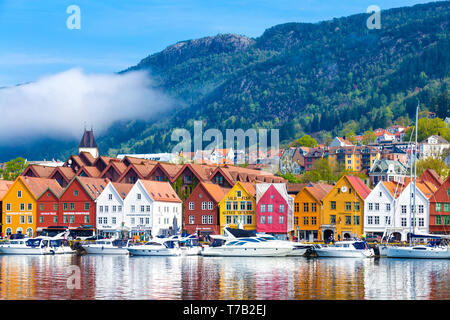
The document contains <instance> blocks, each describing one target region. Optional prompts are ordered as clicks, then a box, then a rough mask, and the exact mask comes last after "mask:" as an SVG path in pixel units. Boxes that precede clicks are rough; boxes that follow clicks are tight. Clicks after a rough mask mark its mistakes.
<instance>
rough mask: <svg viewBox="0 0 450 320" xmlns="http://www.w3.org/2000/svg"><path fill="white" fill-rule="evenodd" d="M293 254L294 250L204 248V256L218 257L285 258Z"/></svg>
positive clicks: (202, 253)
mask: <svg viewBox="0 0 450 320" xmlns="http://www.w3.org/2000/svg"><path fill="white" fill-rule="evenodd" d="M291 252H292V248H276V249H273V248H224V247H204V248H203V250H202V251H201V255H202V256H211V257H212V256H218V257H284V256H287V255H289V254H290V253H291Z"/></svg>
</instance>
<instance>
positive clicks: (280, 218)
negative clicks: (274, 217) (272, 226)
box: [278, 216, 284, 224]
mask: <svg viewBox="0 0 450 320" xmlns="http://www.w3.org/2000/svg"><path fill="white" fill-rule="evenodd" d="M278 224H284V216H279V217H278Z"/></svg>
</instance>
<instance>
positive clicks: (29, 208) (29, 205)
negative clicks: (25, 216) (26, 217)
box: [27, 203, 33, 211]
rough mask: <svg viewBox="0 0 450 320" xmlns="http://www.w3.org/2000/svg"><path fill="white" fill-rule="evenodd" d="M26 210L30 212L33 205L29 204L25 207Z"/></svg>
mask: <svg viewBox="0 0 450 320" xmlns="http://www.w3.org/2000/svg"><path fill="white" fill-rule="evenodd" d="M27 210H28V211H32V210H33V204H32V203H29V204H28V205H27Z"/></svg>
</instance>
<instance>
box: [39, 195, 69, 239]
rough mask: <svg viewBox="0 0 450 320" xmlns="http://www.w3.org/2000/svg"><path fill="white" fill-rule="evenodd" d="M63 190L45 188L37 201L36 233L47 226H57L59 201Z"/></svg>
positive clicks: (58, 221)
mask: <svg viewBox="0 0 450 320" xmlns="http://www.w3.org/2000/svg"><path fill="white" fill-rule="evenodd" d="M62 192H63V188H62V187H60V188H58V187H53V188H47V189H46V190H45V191H44V192H43V193H42V194H41V196H40V197H39V198H38V199H37V207H36V231H37V232H40V231H42V230H43V229H45V228H47V227H49V226H57V225H59V223H60V222H62V221H60V218H59V214H58V212H59V199H58V197H59V196H60V195H61V193H62Z"/></svg>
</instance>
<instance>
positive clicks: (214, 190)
mask: <svg viewBox="0 0 450 320" xmlns="http://www.w3.org/2000/svg"><path fill="white" fill-rule="evenodd" d="M198 185H200V186H202V187H203V188H204V189H205V191H206V192H208V194H209V195H210V196H211V198H213V199H214V201H215V202H216V203H219V202H220V201H221V200H222V199H223V198H224V197H225V195H226V194H227V192H228V191H229V190H230V189H225V188H221V187H220V186H219V185H217V184H214V183H211V182H200V183H199V184H198Z"/></svg>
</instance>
